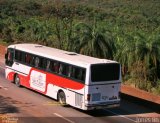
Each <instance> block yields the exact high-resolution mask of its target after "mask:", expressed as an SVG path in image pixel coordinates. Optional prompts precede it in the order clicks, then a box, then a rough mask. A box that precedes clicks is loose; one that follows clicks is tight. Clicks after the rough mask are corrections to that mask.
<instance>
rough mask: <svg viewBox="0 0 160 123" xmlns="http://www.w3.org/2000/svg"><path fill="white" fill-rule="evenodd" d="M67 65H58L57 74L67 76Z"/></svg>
mask: <svg viewBox="0 0 160 123" xmlns="http://www.w3.org/2000/svg"><path fill="white" fill-rule="evenodd" d="M67 67H68V65H67V64H63V63H60V67H59V74H62V75H67Z"/></svg>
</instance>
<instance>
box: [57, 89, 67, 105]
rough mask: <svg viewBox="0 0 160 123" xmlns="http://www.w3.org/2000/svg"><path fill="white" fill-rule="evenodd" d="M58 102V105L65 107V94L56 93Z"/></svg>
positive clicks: (61, 92)
mask: <svg viewBox="0 0 160 123" xmlns="http://www.w3.org/2000/svg"><path fill="white" fill-rule="evenodd" d="M58 101H59V103H60V104H61V105H63V106H65V105H66V96H65V94H64V92H63V91H60V92H59V93H58Z"/></svg>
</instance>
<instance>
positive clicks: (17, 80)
mask: <svg viewBox="0 0 160 123" xmlns="http://www.w3.org/2000/svg"><path fill="white" fill-rule="evenodd" d="M14 82H15V84H16V86H17V87H20V86H21V84H20V78H19V76H18V74H16V75H15V78H14Z"/></svg>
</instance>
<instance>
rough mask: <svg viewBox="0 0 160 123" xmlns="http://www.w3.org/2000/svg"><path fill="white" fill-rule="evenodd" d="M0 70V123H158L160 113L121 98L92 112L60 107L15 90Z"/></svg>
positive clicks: (39, 97) (40, 97)
mask: <svg viewBox="0 0 160 123" xmlns="http://www.w3.org/2000/svg"><path fill="white" fill-rule="evenodd" d="M0 62H1V61H0ZM4 68H5V66H4V64H3V63H0V123H1V122H2V123H6V122H7V123H135V122H139V123H152V122H153V123H160V114H158V113H156V112H155V111H154V110H152V109H149V108H147V107H144V106H142V105H139V104H138V103H136V104H135V103H133V102H132V101H131V100H124V99H122V101H121V106H120V107H119V108H111V109H103V110H95V111H82V110H78V109H75V108H73V107H71V106H67V107H63V106H61V105H59V104H58V103H57V101H56V100H53V99H51V98H49V97H47V96H44V95H41V94H39V93H37V92H35V91H32V90H30V89H27V88H25V87H21V88H18V87H16V85H15V84H14V83H12V82H9V81H8V80H6V79H5V76H4Z"/></svg>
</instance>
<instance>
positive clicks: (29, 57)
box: [26, 54, 31, 64]
mask: <svg viewBox="0 0 160 123" xmlns="http://www.w3.org/2000/svg"><path fill="white" fill-rule="evenodd" d="M30 61H31V56H30V54H26V63H27V64H30Z"/></svg>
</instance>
